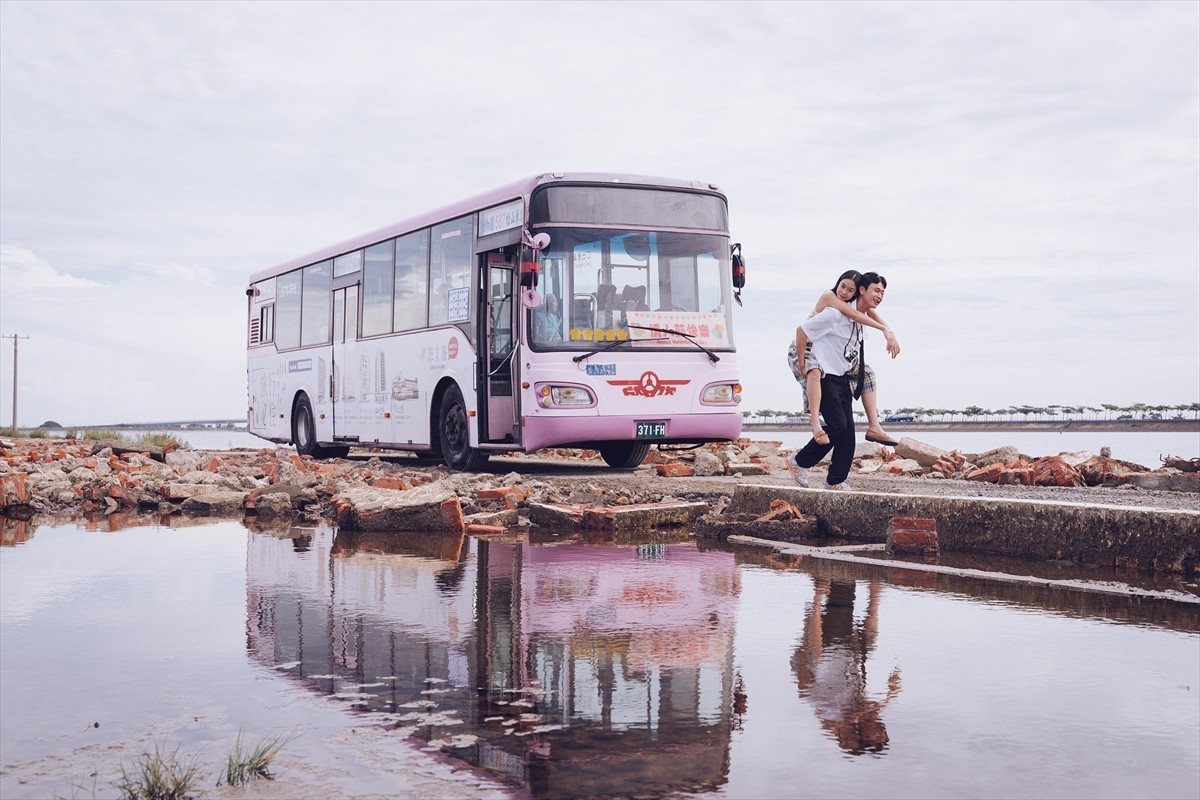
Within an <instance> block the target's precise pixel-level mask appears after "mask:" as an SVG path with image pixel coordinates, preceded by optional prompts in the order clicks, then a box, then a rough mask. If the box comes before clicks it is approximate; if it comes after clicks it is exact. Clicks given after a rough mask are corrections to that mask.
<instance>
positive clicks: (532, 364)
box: [246, 172, 744, 470]
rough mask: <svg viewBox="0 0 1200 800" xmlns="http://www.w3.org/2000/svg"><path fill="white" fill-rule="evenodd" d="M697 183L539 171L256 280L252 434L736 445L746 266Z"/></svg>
mask: <svg viewBox="0 0 1200 800" xmlns="http://www.w3.org/2000/svg"><path fill="white" fill-rule="evenodd" d="M728 218H729V217H728V210H727V205H726V199H725V196H724V195H723V194H722V193H721V192H720V190H719V189H718V188H717V187H716V185H714V184H710V183H702V182H698V181H684V180H672V179H665V178H649V177H640V176H631V175H616V174H596V173H561V172H555V173H546V174H543V175H537V176H534V177H531V178H526V179H524V180H521V181H518V182H516V183H512V184H509V185H508V186H504V187H501V188H499V189H495V190H492V191H490V192H486V193H484V194H481V195H478V196H476V197H472V198H470V199H468V200H464V201H462V202H460V203H456V204H454V205H451V206H447V207H445V208H441V209H438V210H436V211H431V212H429V213H426V214H422V215H420V216H417V217H414V218H412V219H408V220H405V221H403V222H399V223H396V224H394V225H390V226H388V227H385V228H381V229H379V230H376V231H372V232H370V233H366V234H363V235H361V236H356V237H354V238H353V239H349V240H347V241H345V242H342V243H340V244H336V245H332V246H330V247H326V248H324V249H322V250H318V251H317V252H315V253H310V254H308V255H306V256H301V257H300V258H296V259H293V260H291V261H288V262H285V263H283V264H280V265H278V266H276V267H273V268H271V269H267V270H263V271H262V272H258V273H256V274H254V275H252V276H251V278H250V285H249V288H248V289H247V290H246V295H247V378H248V396H249V408H248V412H247V413H248V419H249V430H250V432H251V433H253V434H256V435H257V436H260V437H262V438H264V439H267V440H269V441H273V442H278V443H283V444H294V445H295V447H296V449H297V451H299V452H300V453H301V454H304V455H311V456H314V457H318V458H320V457H331V456H342V455H345V453H346V452H347V451H348V450H349V448H350V447H377V448H386V449H394V450H407V451H411V452H413V453H415V454H417V455H418V456H420V457H425V458H429V459H439V460H444V461H445V462H446V463H447V464H448V465H449V466H450V467H451V468H453V469H458V470H473V469H478V468H480V467H482V466H483V464H484V463H485V462H486V461H487V459H488V457H489V456H490V455H491V454H492V453H505V452H513V451H523V452H534V451H537V450H541V449H544V448H548V447H565V448H589V449H594V450H597V451H599V453H600V454H601V456H602V457H603V458H604V460H605V461H606V462H607V463H608V464H609V465H610V466H613V467H617V468H630V467H635V466H637V465H638V464H640V463H641V462H642V460H643V459H644V458H645V457H646V454H647V452H648V451H649V448H650V446H651V445H658V446H663V445H667V446H680V445H693V444H699V443H703V442H713V441H726V440H730V439H734V438H736V437H737V436H738V435H740V433H741V421H742V418H741V414H740V412H739V411H738V403H739V402H740V401H741V385H740V383H739V381H740V377H739V375H738V369H737V361H736V358H735V349H734V339H733V305H734V303H735V302H736V303H738V304H740V302H741V301H740V296H739V294H740V288H741V286H742V284H743V282H744V269H743V265H742V260H741V255H740V245H739V244H734V243H731V241H730V237H729V223H728Z"/></svg>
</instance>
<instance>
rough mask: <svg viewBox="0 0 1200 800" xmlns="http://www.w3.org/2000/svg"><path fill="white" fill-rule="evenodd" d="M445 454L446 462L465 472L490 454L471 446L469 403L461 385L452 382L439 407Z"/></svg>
mask: <svg viewBox="0 0 1200 800" xmlns="http://www.w3.org/2000/svg"><path fill="white" fill-rule="evenodd" d="M439 417H440V422H441V430H440V431H439V432H438V438H439V441H440V442H441V445H442V446H441V450H442V457H443V458H444V459H445V460H446V466H448V467H450V469H456V470H459V471H462V472H473V471H475V470H477V469H479V468H481V467H482V466H483V465H484V464H486V463H487V460H488V454H487V453H485V452H483V451H482V450H479V449H477V448H474V447H471V432H470V428H469V426H468V421H467V404H466V403H464V402H463V396H462V392H461V391H459V389H458V386H456V385H454V384H451V385H450V386H449V387H447V389H446V393H445V394H443V395H442V402H441V406H440V408H439Z"/></svg>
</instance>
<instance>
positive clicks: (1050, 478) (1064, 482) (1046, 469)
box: [1029, 456, 1083, 486]
mask: <svg viewBox="0 0 1200 800" xmlns="http://www.w3.org/2000/svg"><path fill="white" fill-rule="evenodd" d="M1029 473H1030V482H1031V483H1032V484H1033V485H1034V486H1083V476H1082V475H1081V474H1079V470H1077V469H1075V468H1074V467H1073V466H1071V465H1070V464H1068V463H1067V462H1066V461H1065V460H1064V459H1063V458H1062V457H1061V456H1046V457H1044V458H1039V459H1038V460H1037V461H1034V462H1033V463H1032V464H1030V465H1029Z"/></svg>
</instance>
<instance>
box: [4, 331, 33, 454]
mask: <svg viewBox="0 0 1200 800" xmlns="http://www.w3.org/2000/svg"><path fill="white" fill-rule="evenodd" d="M4 338H5V339H12V340H13V420H12V429H13V433H16V432H17V342H19V341H21V340H22V339H28V338H29V337H28V336H17V335H16V334H15V333H13V334H9V335H8V336H5V337H4Z"/></svg>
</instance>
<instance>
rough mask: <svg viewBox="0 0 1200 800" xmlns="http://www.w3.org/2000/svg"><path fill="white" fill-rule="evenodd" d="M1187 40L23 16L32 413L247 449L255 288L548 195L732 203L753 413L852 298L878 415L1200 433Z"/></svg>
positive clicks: (791, 21) (786, 27)
mask: <svg viewBox="0 0 1200 800" xmlns="http://www.w3.org/2000/svg"><path fill="white" fill-rule="evenodd" d="M1198 25H1200V6H1197V5H1196V4H1186V3H1173V2H1158V3H1156V2H1147V3H1054V2H1050V3H1036V4H1030V3H1007V4H1006V3H974V4H930V3H856V4H834V3H790V4H789V3H772V2H767V3H761V2H738V3H725V2H712V3H686V4H684V3H653V2H652V3H640V4H609V3H556V4H547V3H521V2H513V3H318V2H312V3H302V4H268V3H242V4H220V5H214V4H210V3H186V2H179V3H143V2H132V3H66V2H60V3H36V2H24V1H22V0H9V2H4V3H0V96H2V97H3V103H2V104H0V163H3V165H4V169H3V172H2V173H0V215H2V218H3V221H4V224H3V229H2V230H0V240H2V245H0V246H2V248H3V249H2V250H0V267H2V271H0V327H2V328H3V333H5V334H10V333H12V332H17V333H22V334H32V335H31V338H30V340H28V341H26V342H23V343H22V345H21V346H22V348H27V349H28V352H29V358H28V359H27V360H26V359H25V358H24V352H25V351H24V350H23V351H22V352H23V357H22V392H25V391H29V392H30V393H31V394H30V400H29V401H28V402H27V403H26V402H24V401H23V402H22V408H29V409H31V411H30V413H33V411H32V409H35V408H42V407H45V408H53V409H54V414H55V415H56V417H62V418H63V419H62V420H61V421H64V422H67V421H72V422H76V423H78V424H83V423H85V422H87V421H89V420H92V421H98V422H110V421H113V420H114V419H123V418H125V416H126V415H130V414H136V415H141V416H148V417H151V418H178V417H179V416H181V415H182V411H183V409H185V408H186V409H192V408H196V409H201V408H207V409H210V410H203V411H197V412H196V415H197V416H203V417H211V416H221V415H223V414H225V413H229V414H231V415H232V416H240V415H241V414H242V412H243V410H244V404H245V371H244V349H243V343H242V334H243V330H244V325H245V322H244V320H243V319H242V317H243V315H244V313H245V305H244V302H245V298H244V295H243V294H242V292H243V290H244V288H245V284H246V281H247V279H248V276H249V275H250V274H251V273H253V272H255V271H258V270H260V269H263V268H265V267H268V266H270V265H272V264H277V263H280V262H283V261H285V260H288V259H291V258H293V257H296V256H298V255H300V254H302V253H307V252H310V251H312V250H314V249H317V248H319V247H322V246H325V245H328V244H330V243H332V242H337V241H342V240H344V239H346V238H347V237H349V236H352V235H355V234H357V233H360V232H363V231H367V230H372V229H375V228H378V227H380V226H382V225H386V224H389V223H391V222H394V221H396V220H399V219H403V218H405V217H408V216H410V215H413V214H416V213H420V212H422V211H425V210H428V209H431V208H436V207H439V206H442V205H444V204H446V203H449V202H452V201H454V200H456V199H458V198H461V197H466V196H469V195H472V194H475V193H477V192H480V191H482V190H485V189H487V188H490V187H492V186H498V185H502V184H504V183H507V182H509V181H511V180H514V179H516V178H518V177H520V176H522V175H528V174H535V173H538V172H542V171H545V170H547V169H565V170H592V169H594V170H613V171H621V172H631V173H642V174H651V175H671V176H677V177H686V178H696V179H702V180H707V181H713V182H716V183H718V184H719V185H720V186H721V187H722V189H723V190H724V191H725V192H726V193H727V194H728V196H729V199H730V217H731V223H732V227H733V234H734V238H735V240H736V241H741V242H742V243H743V245H744V252H745V255H746V258H747V261H748V266H749V273H748V285H747V288H746V291H745V292H744V293H743V299H744V300H745V302H746V306H745V308H743V309H740V310H738V312H737V317H736V318H735V331H736V334H737V337H738V342H739V345H740V348H741V352H740V354H739V360H740V364H741V365H742V370H743V379H742V382H743V385H744V386H745V387H746V390H745V397H746V403H747V407H750V408H754V407H759V406H762V405H767V404H775V403H777V402H784V401H780V400H779V398H781V397H782V398H787V397H791V396H793V395H794V396H795V401H796V402H795V405H797V406H798V405H799V395H798V394H797V393H796V388H797V387H796V385H795V383H794V381H793V380H792V378H791V375H790V372H788V371H787V368H786V366H785V365H784V363H783V353H782V350H781V348H783V347H786V342H787V339H788V337H789V336H790V335H791V332H792V330H794V328H795V325H796V322H797V320H798V318H800V317H802V315H804V314H806V313H807V311H808V309H810V308H811V306H812V303H813V302H814V301H815V300H816V297H817V295H818V294H819V293H820V292H821V291H822V290H823V289H825V288H828V286H829V285H831V284H832V281H833V279H834V278H835V277H836V276H837V275H838V274H839V273H840V272H841V271H843V270H844V269H847V268H851V267H853V268H857V269H861V270H864V271H865V270H868V269H874V270H876V271H880V272H883V273H884V274H885V275H887V276H888V279H889V281H890V282H891V287H890V288H889V295H888V300H887V304H886V306H885V308H884V314H885V316H886V317H887V318H888V320H889V321H890V322H892V323H893V326H894V327H895V328H896V330H897V333H898V335H899V336H900V339H901V342H902V344H903V345H904V352H903V354H902V355H901V357H900V358H899V359H897V360H896V361H894V362H893V361H891V360H887V359H883V358H882V357H881V356H879V355H875V356H872V358H874V359H875V362H878V363H877V369H878V370H879V372H880V379H881V387H882V388H881V399H882V402H883V403H884V404H885V405H889V406H891V405H893V404H895V405H946V404H954V403H958V404H967V403H977V404H979V405H991V404H1000V403H1003V404H1013V403H1026V402H1042V401H1045V402H1072V403H1099V402H1125V401H1131V400H1135V399H1136V400H1149V399H1156V400H1161V401H1162V402H1185V401H1192V400H1195V399H1196V395H1197V386H1198V385H1200V321H1198V320H1200V315H1198V313H1197V310H1196V308H1197V300H1198V299H1200V153H1198V152H1197V147H1196V142H1197V141H1200V43H1198V42H1197V39H1196V37H1195V31H1196V29H1197V26H1198ZM214 42H220V43H221V45H220V47H215V46H214V45H213V43H214ZM873 346H875V347H876V348H877V350H876V352H877V353H880V352H881V347H879V345H878V343H875V344H874V345H873ZM6 359H7V360H6ZM875 362H873V363H875ZM10 363H11V356H10V355H9V354H7V351H6V349H5V348H0V415H3V408H4V404H5V403H6V402H7V390H6V388H5V381H8V380H10V379H9V377H8V375H7V374H6V373H7V366H8V364H10ZM1131 366H1134V367H1136V369H1137V375H1138V378H1137V380H1136V381H1135V380H1131V379H1129V378H1128V377H1122V374H1123V372H1122V371H1123V370H1126V369H1128V368H1130V367H1131ZM43 370H44V372H43ZM118 375H119V376H120V378H119V379H118V378H115V377H114V376H118ZM9 385H10V384H9ZM39 385H40V386H41V387H42V388H41V389H40V390H38V389H37V387H38V386H39ZM35 391H42V392H43V394H41V395H33V394H32V393H33V392H35ZM1152 394H1157V397H1155V398H1151V395H1152ZM1034 395H1037V396H1034ZM1042 395H1045V396H1044V397H1043V396H1042ZM23 396H24V395H23ZM35 398H36V399H35ZM217 409H221V410H220V411H218V410H217ZM225 409H228V411H225ZM33 421H34V422H39V421H41V420H33Z"/></svg>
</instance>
